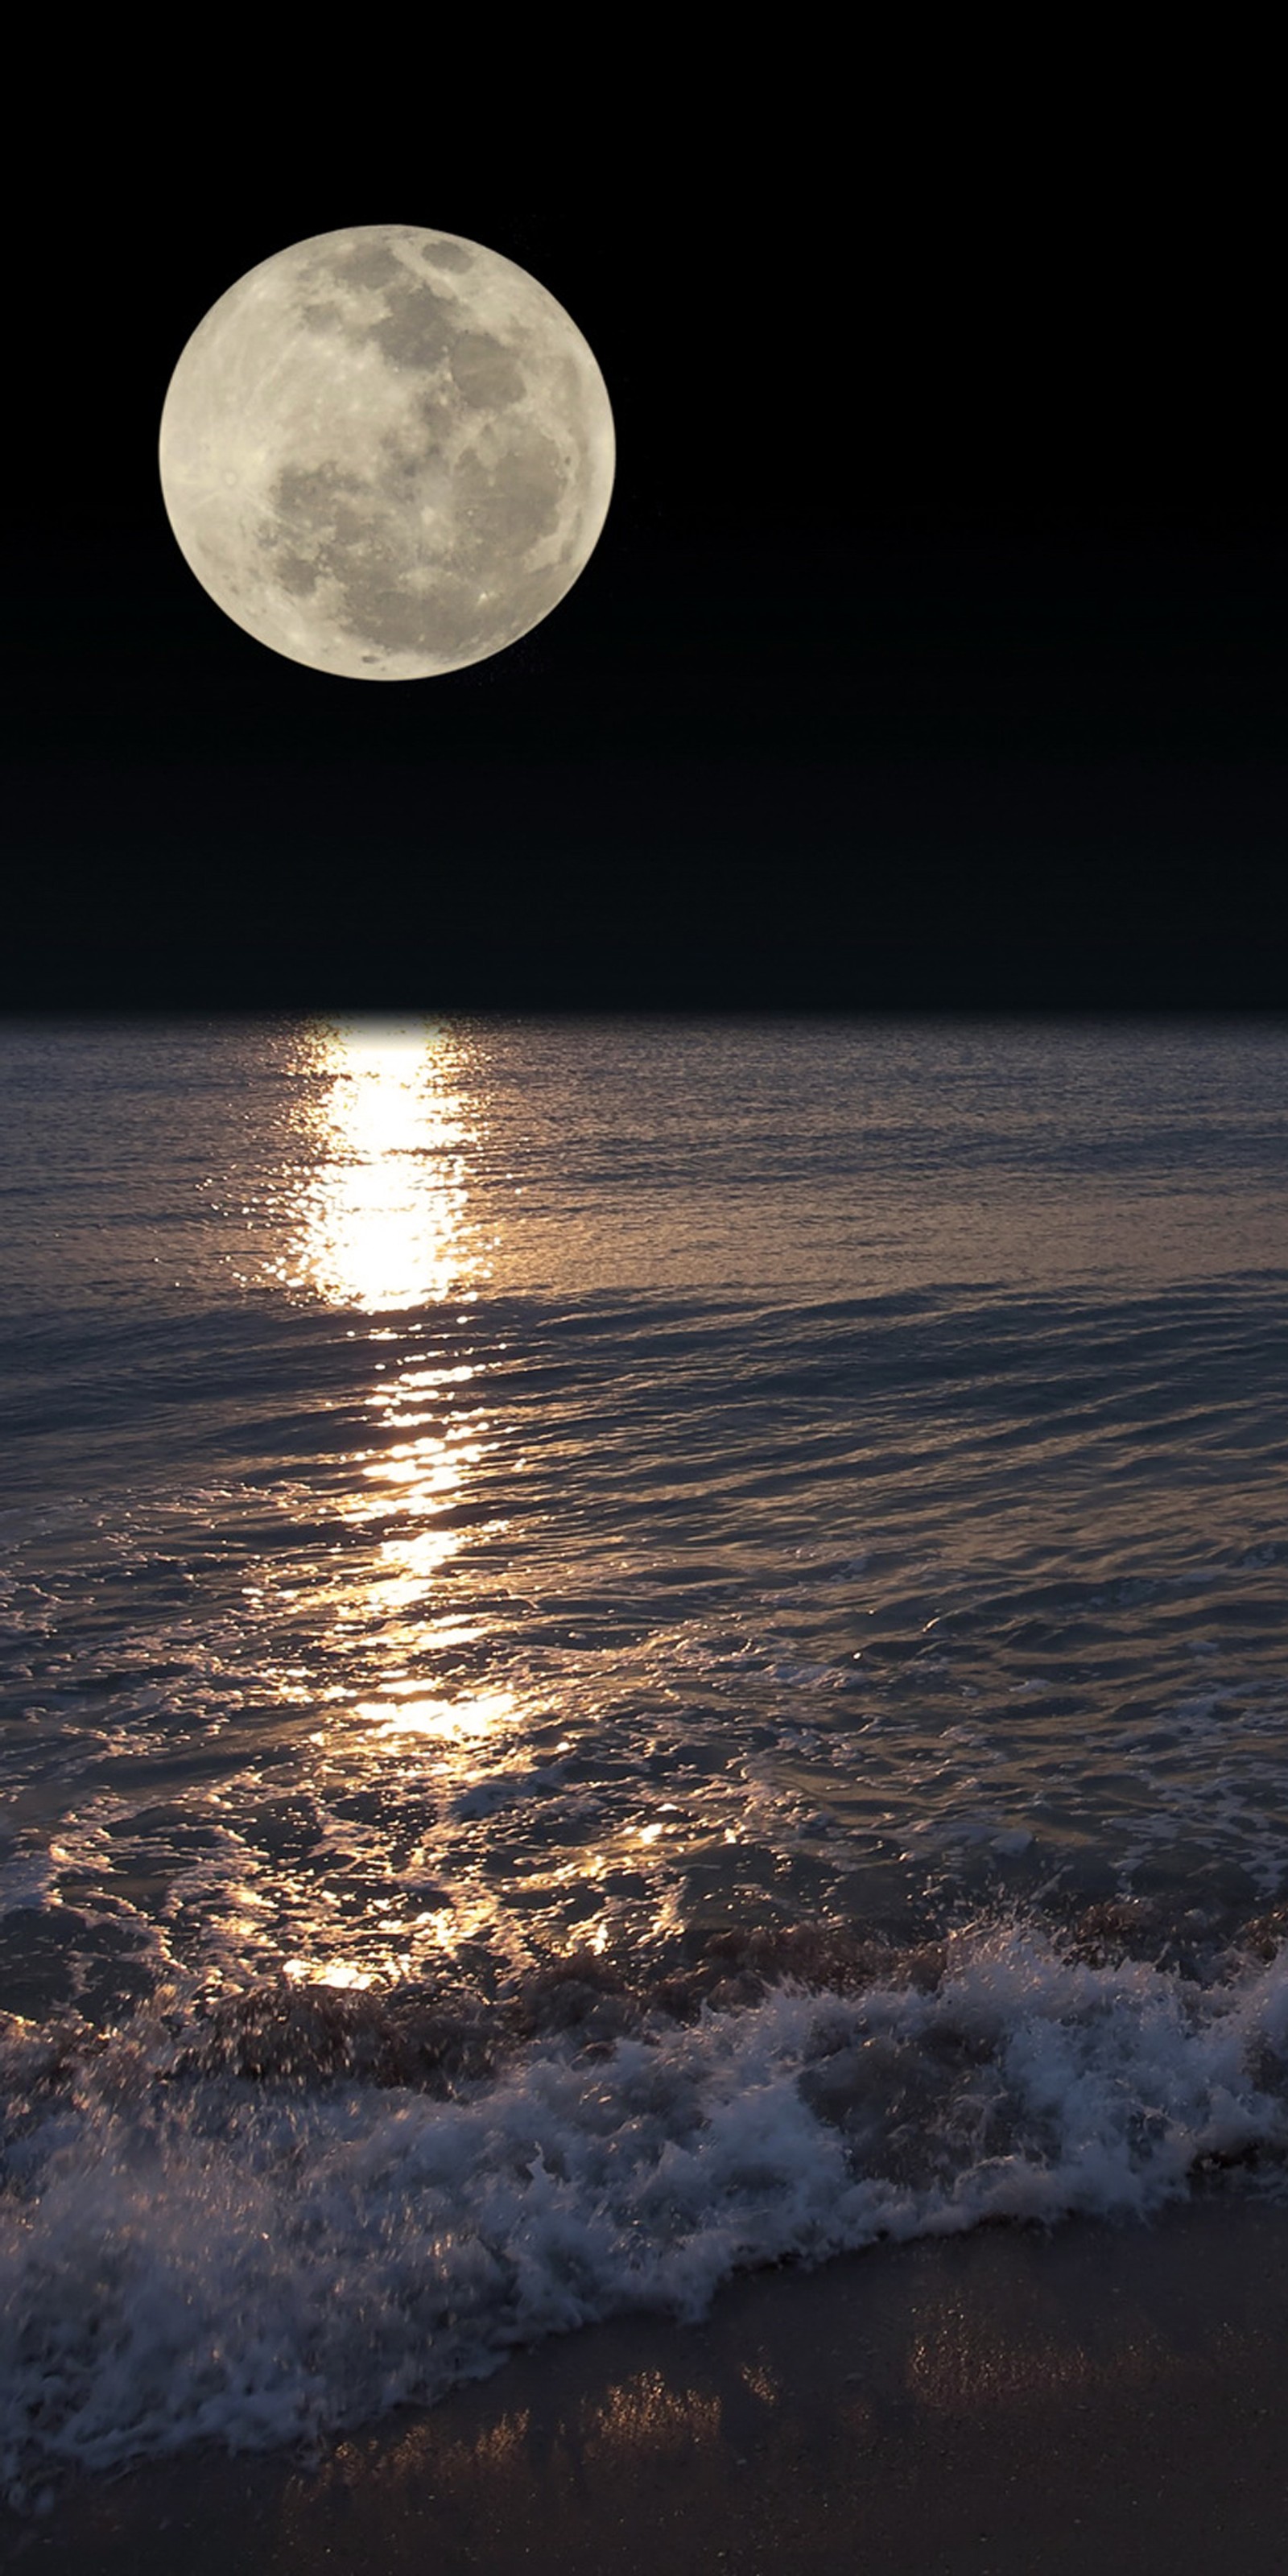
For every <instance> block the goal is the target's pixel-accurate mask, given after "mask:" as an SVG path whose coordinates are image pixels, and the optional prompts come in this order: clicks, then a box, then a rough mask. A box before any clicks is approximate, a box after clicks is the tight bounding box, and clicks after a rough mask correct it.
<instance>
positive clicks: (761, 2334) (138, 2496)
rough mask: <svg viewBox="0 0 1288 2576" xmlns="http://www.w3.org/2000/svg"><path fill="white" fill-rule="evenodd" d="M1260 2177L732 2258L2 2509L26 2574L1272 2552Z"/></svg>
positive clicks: (1151, 2572) (744, 2572)
mask: <svg viewBox="0 0 1288 2576" xmlns="http://www.w3.org/2000/svg"><path fill="white" fill-rule="evenodd" d="M1285 2380H1288V2208H1284V2207H1282V2206H1279V2205H1275V2204H1273V2203H1268V2202H1262V2201H1258V2200H1254V2199H1251V2198H1249V2197H1248V2196H1246V2195H1245V2194H1243V2193H1242V2192H1239V2191H1230V2192H1226V2193H1224V2194H1220V2193H1214V2194H1212V2195H1210V2196H1208V2195H1204V2196H1201V2197H1199V2198H1197V2199H1195V2200H1193V2201H1191V2202H1188V2203H1186V2204H1183V2205H1180V2206H1178V2207H1176V2208H1174V2209H1172V2210H1170V2211H1169V2212H1167V2213H1166V2214H1165V2215H1164V2216H1163V2217H1162V2218H1160V2219H1158V2220H1156V2221H1154V2222H1152V2223H1150V2224H1148V2225H1143V2224H1134V2223H1129V2224H1123V2225H1111V2224H1106V2223H1102V2222H1098V2221H1097V2222H1092V2221H1081V2220H1074V2221H1070V2222H1068V2223H1067V2224H1066V2225H1064V2226H1063V2227H1060V2228H1057V2229H1056V2230H1054V2231H1053V2232H1051V2233H1049V2234H1048V2233H1047V2232H1045V2231H1043V2230H1041V2229H1037V2228H1028V2227H1020V2226H1008V2225H1002V2226H993V2227H983V2228H977V2229H975V2230H973V2231H972V2232H971V2233H970V2234H968V2235H965V2236H961V2237H953V2238H929V2239H928V2238H923V2239H920V2240H918V2241H917V2242H916V2243H913V2244H909V2245H902V2246H895V2245H888V2244H887V2245H878V2246H875V2247H873V2248H871V2249H869V2250H868V2251H866V2252H864V2253H861V2254H857V2255H851V2256H845V2257H842V2258H839V2259H837V2260H835V2261H833V2262H830V2263H828V2264H825V2265H823V2266H822V2267H821V2268H819V2269H818V2270H817V2271H813V2272H807V2271H803V2270H798V2269H793V2268H790V2267H783V2268H781V2269H778V2270H773V2271H766V2272H758V2273H754V2274H749V2275H745V2276H743V2277H741V2278H739V2279H737V2280H735V2281H734V2282H732V2283H731V2284H730V2285H729V2286H728V2287H727V2288H726V2289H725V2290H723V2291H722V2292H721V2294H720V2295H719V2296H718V2298H717V2299H716V2301H715V2303H714V2305H713V2307H712V2309H711V2312H710V2314H709V2316H708V2317H707V2318H706V2319H705V2320H704V2321H703V2322H702V2323H700V2324H697V2325H692V2326H685V2325H677V2324H676V2323H675V2322H674V2321H672V2320H670V2319H667V2318H664V2317H653V2316H646V2317H627V2318H620V2319H617V2320H614V2321H611V2322H610V2323H608V2324H606V2325H603V2326H596V2327H588V2328H585V2329H583V2330H582V2331H580V2332H578V2333H575V2334H572V2335H566V2336H562V2337H557V2338H554V2339H552V2340H550V2341H548V2342H546V2343H543V2344H541V2345H540V2346H538V2347H536V2348H535V2349H533V2350H531V2351H528V2352H521V2353H518V2354H516V2355H515V2356H514V2357H513V2358H512V2359H511V2360H510V2361H509V2362H508V2363H506V2364H505V2365H504V2366H503V2367H502V2368H501V2369H500V2370H499V2371H498V2372H496V2373H495V2374H494V2375H493V2376H492V2377H491V2378H489V2379H487V2380H485V2381H482V2382H477V2383H474V2384H473V2385H470V2386H464V2387H459V2388H457V2389H456V2390H454V2391H453V2392H452V2393H451V2394H450V2395H449V2396H448V2397H447V2398H446V2399H444V2400H443V2401H442V2402H441V2403H440V2404H439V2405H438V2406H436V2407H434V2408H433V2409H431V2410H427V2411H423V2412H422V2411H419V2410H415V2409H410V2408H408V2409H403V2410H400V2412H399V2413H398V2414H397V2415H395V2416H392V2417H390V2418H388V2419H386V2420H385V2421H383V2422H381V2423H378V2424H375V2425H371V2426H368V2427H366V2428H364V2429H361V2430H359V2431H355V2432H353V2433H351V2434H349V2435H346V2436H343V2437H341V2438H340V2439H338V2440H337V2441H335V2442H334V2443H333V2444H331V2445H330V2446H329V2447H328V2450H327V2453H326V2455H325V2458H324V2459H323V2460H322V2461H321V2462H320V2463H318V2464H307V2463H302V2462H301V2460H300V2458H299V2456H298V2454H288V2453H286V2454H284V2453H280V2452H278V2453H272V2454H267V2455H260V2456H252V2455H242V2456H241V2457H238V2458H230V2457H229V2456H228V2455H227V2454H223V2453H215V2452H213V2451H200V2452H196V2451H190V2452H186V2453H183V2454H181V2455H179V2456H178V2457H176V2458H175V2459H173V2460H169V2461H164V2462H159V2463H151V2464H146V2465H143V2466H141V2467H138V2468H136V2469H133V2470H131V2471H129V2472H127V2473H125V2474H123V2475H121V2476H119V2477H116V2478H99V2479H95V2478H91V2477H86V2476H78V2477H77V2478H76V2479H74V2480H73V2481H71V2482H69V2483H68V2484H66V2485H65V2486H64V2487H63V2488H62V2489H61V2490H60V2491H59V2492H58V2494H57V2495H56V2496H55V2498H54V2500H53V2502H52V2505H51V2506H49V2507H47V2509H46V2510H44V2511H36V2512H32V2513H28V2514H25V2515H22V2516H14V2515H6V2516H5V2517H4V2523H3V2527H2V2528H0V2557H2V2558H3V2563H5V2564H7V2565H11V2566H13V2567H14V2568H15V2569H21V2570H23V2571H30V2576H72V2571H75V2576H126V2570H129V2571H131V2576H161V2571H162V2570H163V2569H164V2570H167V2571H168V2570H173V2569H177V2570H180V2571H182V2572H183V2576H215V2571H216V2570H218V2571H219V2576H223V2571H224V2570H225V2568H226V2567H227V2565H228V2563H229V2562H230V2561H232V2562H234V2563H235V2564H236V2566H237V2569H238V2576H306V2571H309V2570H312V2569H314V2568H317V2569H325V2570H326V2571H327V2576H350V2571H352V2576H357V2571H358V2570H359V2569H361V2570H363V2571H365V2576H404V2572H405V2576H411V2571H412V2570H413V2569H416V2570H433V2571H434V2576H454V2571H457V2570H460V2571H461V2576H465V2571H466V2570H469V2571H473V2576H502V2571H506V2570H509V2569H514V2568H522V2569H525V2570H529V2571H535V2572H536V2576H543V2571H546V2570H550V2571H553V2570H555V2569H556V2568H558V2569H561V2570H567V2571H570V2572H571V2576H582V2572H583V2571H584V2576H592V2571H603V2576H636V2571H638V2576H645V2571H650V2576H651V2571H653V2570H654V2569H655V2568H656V2567H657V2565H658V2563H659V2561H660V2562H662V2564H663V2565H664V2566H665V2567H666V2569H667V2571H668V2576H688V2571H690V2570H692V2571H695V2576H696V2571H698V2570H699V2569H708V2568H710V2569H717V2570H720V2571H721V2576H769V2571H770V2570H775V2571H776V2570H777V2569H778V2567H779V2566H780V2565H790V2566H791V2567H792V2568H793V2569H800V2570H802V2571H808V2572H809V2576H842V2571H846V2576H850V2571H853V2576H913V2571H914V2570H915V2571H916V2576H1047V2571H1050V2576H1081V2571H1083V2570H1086V2569H1088V2568H1094V2569H1095V2570H1096V2576H1128V2571H1129V2570H1130V2571H1131V2576H1164V2571H1167V2576H1171V2571H1173V2570H1176V2569H1178V2568H1193V2569H1196V2570H1201V2569H1204V2568H1208V2567H1210V2568H1212V2569H1214V2570H1215V2569H1216V2568H1217V2567H1218V2566H1234V2567H1237V2568H1238V2571H1239V2576H1278V2571H1280V2570H1281V2569H1282V2567H1283V2564H1284V2545H1285V2544H1284V2536H1283V2526H1284V2510H1285V2505H1286V2504H1288V2463H1286V2462H1285V2455H1284V2451H1283V2443H1282V2415H1283V2400H1284V2394H1285Z"/></svg>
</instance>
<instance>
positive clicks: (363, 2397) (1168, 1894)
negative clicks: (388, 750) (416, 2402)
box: [0, 1022, 1288, 2476]
mask: <svg viewBox="0 0 1288 2576" xmlns="http://www.w3.org/2000/svg"><path fill="white" fill-rule="evenodd" d="M0 1071H2V1075H3V1096H4V1102H5V1118H4V1130H3V1137H2V1139H0V1189H2V1190H3V1210H4V1233H5V1242H6V1247H7V1253H6V1260H5V1264H4V1274H3V1284H2V1285H0V1365H2V1366H3V1369H4V1374H5V1379H6V1389H7V1401H6V1414H5V1425H6V1427H5V1431H4V1435H3V1438H4V1462H5V1479H4V1491H3V1515H2V1518H0V1542H2V1544H3V1560H2V1563H3V1583H4V1598H3V1613H2V1615H3V1622H4V1629H3V1655H4V1696H3V1700H2V1701H0V1712H2V1713H0V1741H2V1744H3V1785H4V1791H5V1800H6V1817H5V1825H4V1840H3V1845H2V1846H0V1906H3V1909H4V1912H3V1920H2V1921H0V2004H3V2005H4V2006H5V2007H7V2009H8V2011H9V2012H10V2013H11V2014H12V2015H14V2016H17V2017H18V2018H17V2019H16V2020H15V2021H14V2023H13V2024H12V2026H11V2029H10V2046H9V2090H10V2096H11V2111H10V2118H9V2148H8V2167H7V2172H8V2182H9V2191H8V2197H7V2202H6V2211H7V2216H6V2220H5V2222H4V2223H5V2226H6V2227H7V2230H8V2233H7V2235H6V2236H4V2237H3V2238H0V2242H3V2245H4V2253H3V2258H2V2259H3V2264H4V2266H5V2271H6V2286H5V2292H4V2296H5V2300H6V2305H5V2310H4V2315H5V2318H6V2320H7V2323H6V2326H5V2329H4V2331H5V2333H6V2334H7V2336H8V2338H9V2349H8V2352H7V2356H6V2357H7V2361H8V2365H9V2369H8V2378H9V2384H10V2386H11V2387H12V2388H14V2389H15V2390H16V2391H17V2395H16V2397H15V2399H14V2407H15V2409H16V2411H15V2412H13V2414H12V2416H11V2420H10V2422H9V2424H8V2427H7V2432H8V2441H9V2452H10V2458H11V2463H12V2464H13V2470H14V2474H15V2475H17V2476H21V2475H22V2474H24V2473H25V2472H24V2467H23V2463H24V2461H25V2460H26V2458H27V2455H28V2453H39V2452H40V2450H41V2449H42V2448H43V2449H44V2450H46V2451H49V2452H51V2453H53V2454H55V2455H58V2454H65V2455H69V2456H80V2457H83V2458H88V2459H98V2460H104V2461H106V2460H110V2459H115V2458H118V2457H121V2456H127V2455H129V2453H130V2452H131V2451H135V2450H140V2449H148V2448H158V2447H166V2446H168V2445H171V2444H173V2443H174V2442H177V2441H182V2440H184V2439H188V2438H192V2437H193V2436H194V2435H195V2434H197V2433H199V2432H202V2431H206V2432H209V2431H211V2430H214V2431H218V2432H220V2433H221V2434H223V2435H224V2436H225V2437H226V2438H229V2439H231V2440H233V2441H240V2442H253V2441H259V2440H265V2439H278V2438H287V2437H289V2436H290V2435H291V2434H293V2433H295V2432H298V2431H300V2430H302V2429H308V2428H316V2427H318V2426H325V2425H328V2424H333V2423H336V2422H340V2421H345V2420H350V2419H352V2418H353V2417H354V2416H355V2415H357V2414H361V2413H363V2412H369V2411H370V2410H371V2409H372V2407H373V2406H376V2405H379V2404H384V2403H388V2402H390V2401H391V2398H392V2397H394V2396H397V2395H404V2394H416V2393H422V2394H423V2393H427V2392H428V2393H432V2391H433V2390H434V2389H436V2388H438V2387H441V2386H443V2385H446V2384H448V2383H449V2382H450V2380H451V2378H452V2377H453V2376H456V2375H459V2374H460V2373H461V2372H462V2371H467V2370H475V2369H478V2368H482V2367H486V2366H489V2365H490V2364H491V2363H492V2362H493V2361H495V2360H496V2359H497V2358H499V2357H500V2355H501V2353H502V2352H503V2351H504V2350H505V2349H506V2348H507V2347H508V2345H509V2344H510V2343H511V2342H513V2341H514V2340H516V2339H523V2340H531V2339H532V2337H533V2335H534V2334H536V2333H539V2332H541V2331H544V2330H547V2329H548V2328H551V2327H555V2326H560V2325H566V2324H569V2323H575V2322H577V2321H578V2320H579V2319H580V2318H581V2317H583V2316H590V2315H597V2314H604V2313H607V2312H609V2311H610V2310H611V2309H612V2308H613V2307H614V2306H615V2305H622V2304H629V2303H631V2302H632V2301H636V2302H644V2303H650V2302H653V2303H658V2302H660V2303H663V2304H671V2305H675V2306H678V2307H681V2308H686V2307H687V2308H690V2309H691V2308H692V2307H693V2305H694V2303H695V2302H698V2301H700V2300H701V2298H702V2297H704V2296H705V2295H707V2293H708V2292H709V2289H710V2287H711V2286H712V2285H713V2283H714V2282H715V2280H717V2279H718V2278H720V2277H722V2275H723V2274H724V2273H727V2272H728V2271H729V2270H730V2269H732V2268H734V2267H735V2266H736V2265H737V2264H739V2263H744V2262H748V2261H755V2260H765V2259H774V2258H776V2257H777V2256H779V2255H781V2254H782V2253H785V2252H795V2253H803V2254H806V2255H814V2256H817V2255H820V2254H823V2253H826V2252H828V2251H832V2250H836V2249H838V2248H839V2247H840V2246H841V2245H848V2244H854V2243H862V2242H864V2241H867V2239H868V2238H869V2237H870V2236H871V2235H873V2234H875V2233H879V2232H883V2231H885V2232H890V2231H891V2230H893V2231H894V2232H904V2233H915V2232H918V2230H923V2229H926V2228H937V2227H943V2226H959V2225H965V2224H970V2223H973V2222H974V2220H975V2219H976V2218H977V2217H979V2216H981V2215H986V2214H990V2213H995V2212H996V2211H998V2210H1003V2211H1007V2210H1009V2211H1011V2212H1012V2213H1013V2214H1021V2215H1033V2214H1037V2215H1046V2216H1053V2215H1058V2214H1059V2213H1060V2212H1061V2211H1062V2210H1064V2209H1071V2208H1076V2207H1083V2206H1086V2207H1124V2208H1130V2207H1138V2206H1139V2207H1147V2206H1150V2205H1152V2203H1153V2202H1154V2201H1155V2200H1157V2199H1158V2198H1159V2197H1160V2196H1163V2197H1165V2196H1168V2195H1169V2194H1175V2193H1176V2192H1179V2191H1183V2190H1184V2189H1186V2188H1188V2187H1189V2181H1190V2178H1191V2177H1192V2175H1193V2174H1194V2173H1195V2171H1196V2170H1203V2171H1211V2170H1213V2169H1214V2168H1215V2167H1217V2166H1221V2165H1223V2164H1225V2163H1228V2162H1229V2160H1230V2159H1232V2158H1242V2159H1244V2163H1243V2164H1242V2165H1241V2166H1240V2170H1241V2171H1245V2172H1246V2171H1254V2172H1255V2174H1256V2175H1257V2176H1258V2177H1259V2178H1260V2179H1261V2180H1262V2181H1263V2182H1267V2183H1269V2182H1273V2180H1274V2177H1275V2175H1276V2173H1277V2170H1278V2158H1279V2154H1280V2149H1281V2143H1282V2134H1283V2121H1284V2117H1285V2109H1284V2105H1285V2101H1286V2100H1288V2066H1285V2065H1284V2064H1283V2063H1282V2062H1281V2059H1280V2056H1279V2044H1280V2037H1281V2028H1282V2025H1283V2020H1284V2009H1285V2008H1284V2007H1283V2006H1282V2005H1281V2002H1280V1978H1279V1969H1278V1965H1277V1957H1276V1953H1277V1945H1278V1939H1279V1927H1278V1922H1277V1917H1276V1908H1277V1906H1278V1904H1279V1902H1280V1899H1281V1896H1284V1897H1288V1888H1285V1886H1284V1880H1285V1874H1286V1872H1288V1830H1286V1829H1288V1736H1286V1730H1285V1715H1286V1713H1288V1702H1286V1697H1285V1692H1286V1681H1285V1673H1286V1669H1288V1668H1286V1666H1285V1657H1284V1652H1283V1646H1284V1624H1285V1608H1284V1583H1283V1567H1284V1564H1285V1562H1286V1561H1288V1521H1286V1519H1285V1514H1284V1508H1283V1490H1284V1489H1283V1464H1284V1454H1285V1443H1286V1440H1288V1368H1286V1367H1285V1347H1284V1339H1283V1327H1282V1322H1281V1309H1282V1301H1283V1287H1284V1280H1285V1275H1286V1273H1288V1199H1286V1196H1285V1191H1284V1187H1283V1182H1284V1172H1285V1138H1286V1132H1288V1031H1286V1030H1284V1029H1281V1028H1277V1027H1250V1026H1245V1027H1239V1026H1229V1027H1221V1026H1217V1025H1209V1026H1203V1025H1193V1026H1190V1025H1179V1024H1178V1025H1175V1026H1152V1027H1140V1028H1129V1027H1124V1026H1122V1025H1113V1026H1109V1027H1106V1028H1096V1027H1093V1026H1069V1027H1050V1026H1047V1027H1037V1026H1033V1027H1016V1026H1003V1027H997V1028H988V1027H982V1026H974V1025H972V1026H962V1027H951V1026H934V1025H931V1024H923V1025H913V1026H889V1027H882V1026H880V1025H874V1024H868V1025H858V1024H838V1025H826V1024H818V1023H805V1022H801V1023H781V1022H779V1023H768V1024H761V1025H757V1024H751V1023H747V1024H731V1023H709V1024H699V1023H676V1024H667V1023H624V1022H605V1023H602V1024H593V1023H583V1024H557V1023H552V1024H540V1023H533V1022H520V1023H500V1022H497V1023H487V1022H482V1023H471V1024H468V1025H451V1026H444V1027H431V1026H428V1025H425V1026H415V1027H392V1026H351V1027H339V1026H337V1027H328V1026H324V1025H322V1024H316V1025H313V1024H303V1023H285V1022H284V1023H280V1024H249V1025H246V1024H234V1023H212V1024H199V1023H188V1024H183V1025H176V1026H173V1027H165V1026H159V1025H158V1026H138V1027H124V1026H112V1025H110V1024H97V1025H91V1024H80V1025H76V1026H71V1025H69V1026H66V1027H61V1028H53V1027H49V1028H36V1027H28V1028H23V1027H17V1026H11V1027H10V1028H9V1029H8V1031H7V1032H5V1033H4V1036H3V1040H2V1042H0ZM570 1963H571V1964H570ZM1286 2044H1288V2043H1286ZM820 2069H822V2070H823V2071H822V2072H820V2071H819V2070H820ZM1249 2157H1254V2158H1255V2160H1256V2161H1255V2164H1254V2165H1249V2164H1248V2162H1247V2159H1248V2158H1249ZM266 2244H271V2246H272V2247H273V2258H272V2261H271V2263H269V2262H268V2261H267V2259H266V2258H265V2257H264V2255H263V2254H262V2251H261V2250H260V2249H262V2248H263V2247H264V2246H265V2245H266ZM340 2280H343V2281H345V2282H346V2283H349V2284H350V2285H352V2284H353V2283H355V2282H357V2283H358V2284H360V2288H361V2296H360V2298H359V2301H358V2308H359V2312H360V2322H359V2324H358V2325H356V2326H354V2325H353V2320H352V2317H351V2316H348V2313H347V2312H346V2315H345V2316H335V2315H333V2314H332V2312H331V2311H332V2305H333V2302H334V2297H335V2289H336V2284H337V2282H338V2281H340ZM87 2289H88V2290H92V2296H90V2297H89V2298H88V2300H87ZM324 2317H325V2318H326V2320H327V2323H326V2327H325V2331H324V2330H323V2326H322V2323H321V2320H322V2319H323V2318H324ZM247 2318H249V2319H250V2320H251V2321H252V2323H251V2325H250V2326H249V2327H248V2326H247V2325H246V2323H245V2320H246V2319H247ZM239 2320H241V2321H242V2322H241V2323H239V2322H238V2321H239ZM351 2328H352V2331H351ZM248 2334H249V2338H250V2340H249V2344H248V2343H247V2335H248ZM248 2351H249V2352H250V2353H251V2356H252V2357H251V2358H250V2359H248V2358H247V2353H248Z"/></svg>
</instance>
